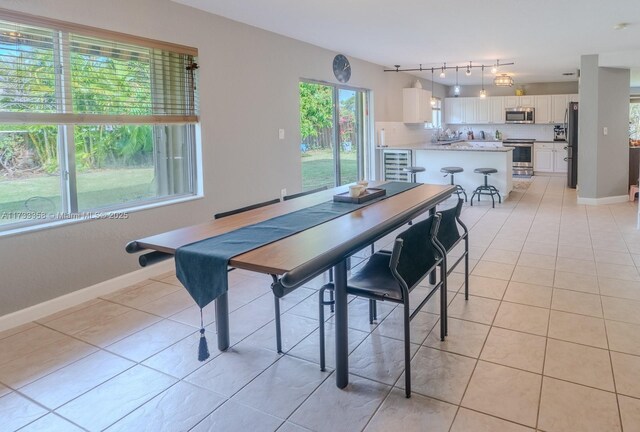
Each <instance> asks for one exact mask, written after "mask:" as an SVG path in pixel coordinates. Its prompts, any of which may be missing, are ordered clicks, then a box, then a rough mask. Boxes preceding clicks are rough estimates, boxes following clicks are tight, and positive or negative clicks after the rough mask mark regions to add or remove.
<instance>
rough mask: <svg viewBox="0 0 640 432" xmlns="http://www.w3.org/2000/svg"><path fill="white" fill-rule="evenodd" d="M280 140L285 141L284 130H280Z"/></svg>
mask: <svg viewBox="0 0 640 432" xmlns="http://www.w3.org/2000/svg"><path fill="white" fill-rule="evenodd" d="M278 138H280V139H281V140H283V139H284V129H278Z"/></svg>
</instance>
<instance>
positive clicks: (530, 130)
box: [449, 124, 554, 141]
mask: <svg viewBox="0 0 640 432" xmlns="http://www.w3.org/2000/svg"><path fill="white" fill-rule="evenodd" d="M553 127H554V125H526V124H522V125H514V124H501V125H486V124H483V125H450V126H449V129H451V130H452V131H462V137H463V138H466V136H467V131H468V130H469V129H471V130H473V134H474V136H475V139H480V131H484V132H485V134H486V135H487V137H491V138H493V137H494V136H495V133H496V129H498V130H499V131H500V132H502V139H507V138H532V139H535V140H537V141H553Z"/></svg>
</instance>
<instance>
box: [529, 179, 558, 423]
mask: <svg viewBox="0 0 640 432" xmlns="http://www.w3.org/2000/svg"><path fill="white" fill-rule="evenodd" d="M564 195H565V191H564V189H563V191H562V199H561V204H560V217H559V219H560V221H559V222H560V225H561V224H562V213H563V211H564V210H563V208H564V206H563V205H562V203H563V202H564ZM560 230H561V228H559V229H558V243H557V246H556V264H557V259H558V252H559V250H560ZM555 282H556V270H555V269H554V271H553V285H554V286H553V288H552V289H551V302H550V303H549V315H548V317H549V318H548V319H547V334H546V335H545V338H544V351H543V356H542V371H541V375H542V377H541V378H540V393H539V394H538V412H537V414H536V427H535V428H536V429H538V427H539V426H540V411H541V409H542V388H543V386H544V377H545V374H544V371H545V368H546V365H547V349H548V346H549V328H550V327H551V311H552V310H553V309H551V308H552V307H553V296H554V294H555Z"/></svg>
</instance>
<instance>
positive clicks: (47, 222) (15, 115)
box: [0, 9, 202, 236]
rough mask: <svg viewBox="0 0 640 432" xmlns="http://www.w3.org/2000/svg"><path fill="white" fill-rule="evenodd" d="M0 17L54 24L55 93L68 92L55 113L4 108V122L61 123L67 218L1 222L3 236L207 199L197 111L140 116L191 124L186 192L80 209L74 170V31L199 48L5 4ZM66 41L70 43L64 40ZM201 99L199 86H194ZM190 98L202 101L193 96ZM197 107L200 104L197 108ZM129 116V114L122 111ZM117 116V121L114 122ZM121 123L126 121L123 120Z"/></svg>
mask: <svg viewBox="0 0 640 432" xmlns="http://www.w3.org/2000/svg"><path fill="white" fill-rule="evenodd" d="M0 20H3V21H8V22H15V23H16V24H20V25H33V26H35V27H41V28H46V29H51V30H52V31H53V32H54V35H56V37H55V39H57V40H58V41H57V42H56V43H55V44H54V58H55V59H56V61H57V62H61V63H62V64H63V65H64V67H60V69H59V70H60V72H59V77H58V78H57V79H56V93H59V92H61V93H62V95H64V96H66V97H63V98H62V99H60V98H59V99H58V100H61V101H63V104H62V105H59V107H58V112H56V113H38V112H31V113H30V112H0V124H11V123H17V124H25V123H28V124H41V125H43V126H44V125H54V126H57V128H58V160H59V171H60V183H61V196H62V203H61V204H62V213H63V215H62V217H59V216H60V213H58V217H57V218H49V217H47V218H38V217H34V218H30V219H27V220H22V221H18V222H14V223H9V224H2V225H0V236H5V235H13V234H18V233H22V232H25V231H35V230H40V229H45V228H50V227H55V226H59V225H65V224H69V223H77V222H84V221H89V220H94V219H104V218H108V219H126V218H128V213H132V212H137V211H141V210H145V209H148V208H153V207H158V206H163V205H170V204H175V203H179V202H184V201H190V200H193V199H200V198H202V173H201V165H202V164H201V140H200V123H199V116H198V115H197V111H196V115H195V116H192V117H193V118H192V121H189V122H184V120H183V118H182V116H172V115H166V116H158V115H146V116H135V119H136V123H137V124H146V125H149V126H152V127H153V126H163V125H165V126H166V125H186V126H187V132H186V133H187V135H189V139H188V144H189V148H188V149H187V155H186V156H187V162H186V166H187V168H188V170H189V172H188V184H189V186H188V190H189V192H187V193H179V194H172V195H167V196H163V197H155V198H149V199H139V200H133V201H127V202H125V203H121V204H114V205H107V206H104V207H98V208H91V209H87V210H83V211H82V212H78V205H77V182H76V169H75V145H74V144H75V143H74V137H73V133H74V132H73V131H74V125H75V123H74V122H73V121H71V122H70V121H69V120H70V119H69V114H72V115H73V113H69V110H70V105H71V104H70V103H69V102H68V101H69V100H70V98H69V96H70V94H71V85H72V84H71V79H70V77H71V71H70V46H69V44H68V41H69V34H70V33H73V34H82V35H86V36H92V37H98V38H102V39H105V40H109V41H113V42H124V43H130V44H140V45H141V46H144V47H149V48H155V49H162V50H168V51H174V52H183V53H189V54H191V55H193V56H194V58H195V57H197V49H196V48H192V47H186V46H182V45H176V44H171V43H166V42H161V41H155V40H151V39H146V38H141V37H136V36H132V35H127V34H122V33H117V32H112V31H108V30H102V29H96V28H93V27H88V26H83V25H78V24H72V23H66V22H62V21H58V20H53V19H49V18H44V17H37V16H33V15H29V14H23V13H21V12H14V11H9V10H5V9H0ZM65 41H66V42H67V43H65ZM194 91H195V92H196V93H195V95H196V96H195V97H196V98H197V90H194ZM190 102H191V103H197V101H196V100H191V101H190ZM196 110H197V108H196ZM81 116H82V117H83V118H85V119H89V120H91V121H90V122H85V123H83V124H91V123H93V122H94V121H95V123H97V124H100V123H101V124H121V122H118V121H117V119H116V118H115V117H118V116H105V115H96V114H83V115H81ZM119 117H121V118H124V120H126V116H119ZM114 120H115V121H114ZM122 123H127V121H124V122H122Z"/></svg>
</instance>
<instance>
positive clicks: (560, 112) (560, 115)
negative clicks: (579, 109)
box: [551, 94, 569, 124]
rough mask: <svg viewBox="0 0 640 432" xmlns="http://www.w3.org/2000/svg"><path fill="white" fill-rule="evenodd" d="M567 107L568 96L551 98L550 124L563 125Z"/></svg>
mask: <svg viewBox="0 0 640 432" xmlns="http://www.w3.org/2000/svg"><path fill="white" fill-rule="evenodd" d="M568 105H569V95H566V94H564V95H553V96H551V121H552V123H556V124H558V123H564V122H565V120H566V119H565V113H566V111H567V106H568Z"/></svg>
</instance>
